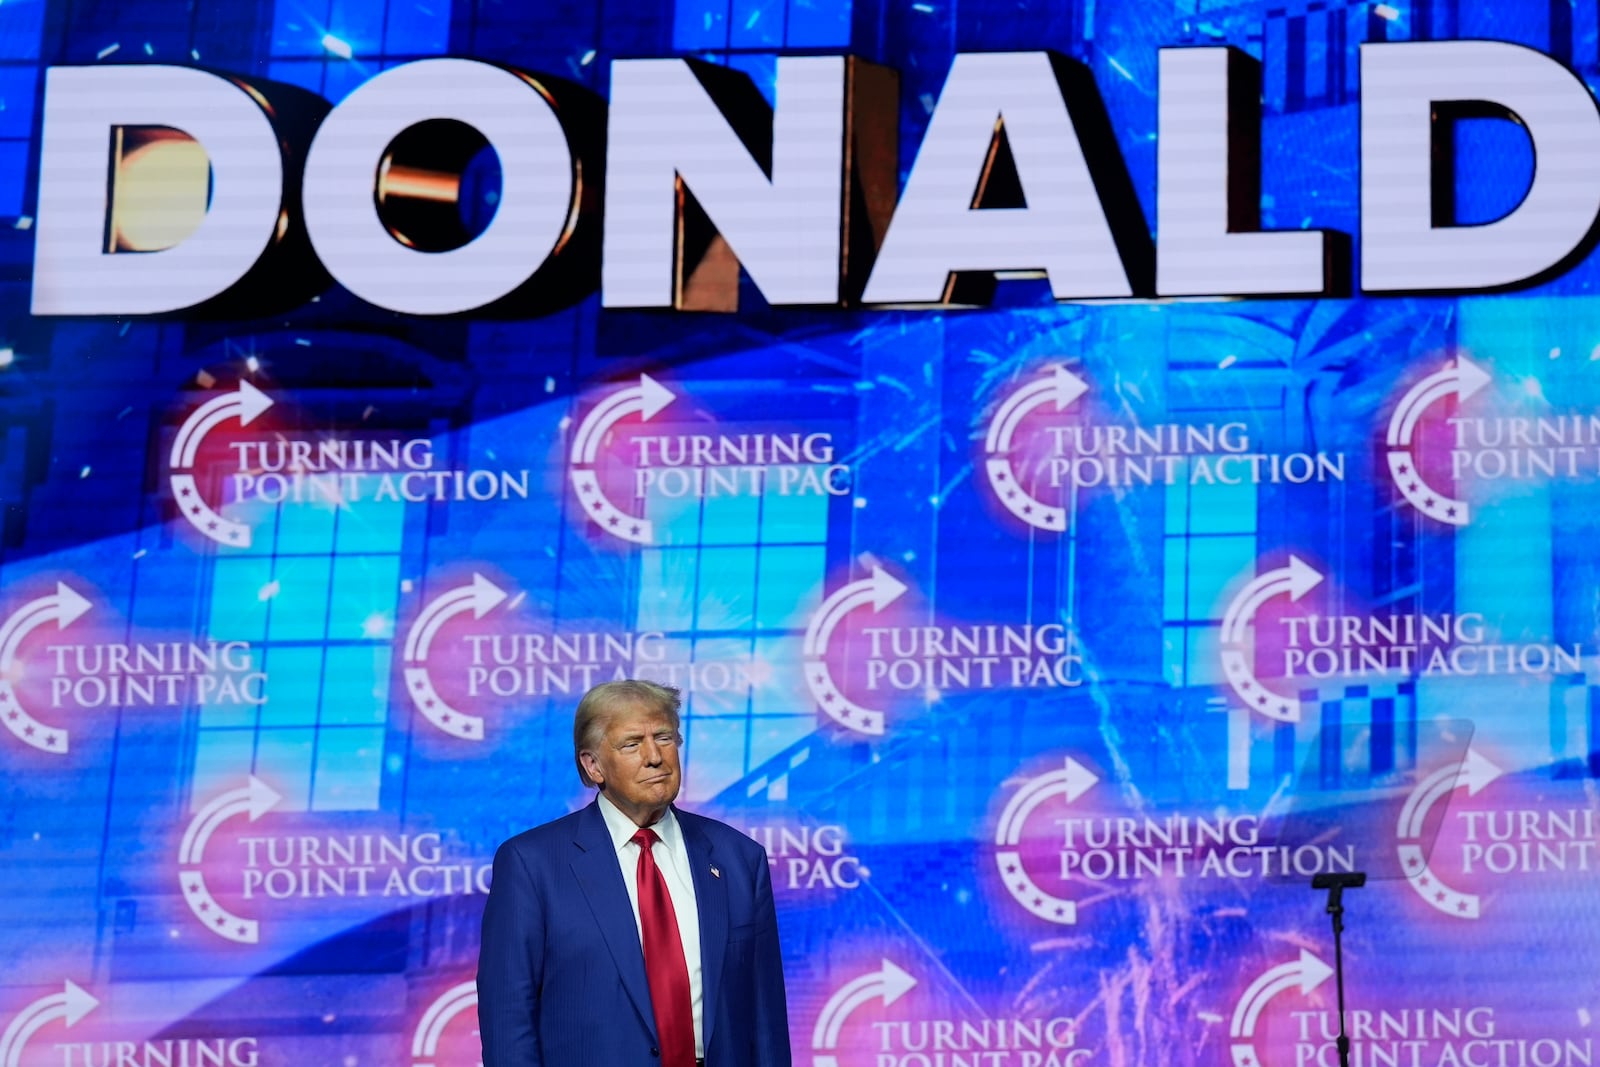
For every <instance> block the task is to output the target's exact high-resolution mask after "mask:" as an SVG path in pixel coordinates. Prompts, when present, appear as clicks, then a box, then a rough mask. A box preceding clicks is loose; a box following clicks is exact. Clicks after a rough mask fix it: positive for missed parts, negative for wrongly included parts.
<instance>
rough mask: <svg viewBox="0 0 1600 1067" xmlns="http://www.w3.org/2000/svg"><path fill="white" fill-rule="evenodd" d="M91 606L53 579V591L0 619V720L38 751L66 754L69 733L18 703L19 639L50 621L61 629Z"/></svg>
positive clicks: (59, 754)
mask: <svg viewBox="0 0 1600 1067" xmlns="http://www.w3.org/2000/svg"><path fill="white" fill-rule="evenodd" d="M91 606H92V605H91V604H90V603H89V601H87V600H85V599H84V598H83V597H81V596H79V595H78V594H77V593H76V592H74V591H73V589H72V587H71V586H69V585H67V583H65V582H57V583H56V591H55V592H54V593H49V594H46V595H45V596H41V597H37V598H35V599H33V600H30V601H28V602H27V603H25V604H23V605H22V606H21V607H20V608H18V609H17V610H16V611H13V612H12V613H11V614H10V615H9V616H8V617H7V618H6V620H5V622H3V623H0V722H4V723H5V724H6V729H8V730H10V731H11V732H12V733H13V734H14V735H16V737H17V738H18V739H19V740H21V741H22V742H23V743H24V744H28V745H32V746H33V747H34V748H36V749H38V750H39V751H40V752H50V753H53V754H55V755H58V756H62V755H66V753H67V750H68V749H69V747H70V745H71V735H70V734H69V733H68V732H67V731H66V730H64V729H62V728H60V727H57V726H47V725H45V724H44V723H42V722H40V721H39V720H38V719H36V718H34V717H33V716H32V715H30V714H29V713H28V710H27V709H26V708H24V707H23V706H22V702H21V700H20V699H18V696H17V687H16V681H17V680H18V678H17V671H18V668H19V667H20V666H21V661H20V660H19V658H18V656H17V653H18V651H19V650H20V649H21V647H22V642H23V640H24V639H25V638H26V637H27V636H28V635H29V634H31V633H32V632H33V631H34V630H37V629H38V628H39V627H41V626H48V625H50V624H51V623H54V624H55V627H56V629H57V630H65V629H66V628H67V627H68V626H71V625H72V624H73V623H74V622H76V621H77V620H78V619H80V618H82V617H83V616H84V614H85V613H86V612H88V610H89V608H90V607H91Z"/></svg>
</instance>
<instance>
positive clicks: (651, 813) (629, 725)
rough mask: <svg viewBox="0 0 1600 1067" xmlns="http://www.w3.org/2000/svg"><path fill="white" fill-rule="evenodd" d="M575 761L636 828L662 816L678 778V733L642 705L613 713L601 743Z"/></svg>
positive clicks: (680, 773) (661, 716) (675, 791)
mask: <svg viewBox="0 0 1600 1067" xmlns="http://www.w3.org/2000/svg"><path fill="white" fill-rule="evenodd" d="M580 758H581V759H582V761H583V769H584V770H585V771H587V772H588V774H589V778H590V779H591V780H592V781H594V782H596V783H598V784H599V786H600V791H601V792H603V793H605V795H606V799H608V800H610V801H611V802H612V803H613V804H615V805H616V806H617V810H619V811H621V812H622V813H623V814H624V815H626V816H627V817H628V818H630V819H632V820H633V821H634V823H635V825H638V826H649V825H650V824H651V823H653V822H655V821H656V820H657V819H659V818H660V817H661V814H662V812H664V811H666V810H667V805H668V804H671V803H672V801H673V799H674V798H676V797H677V795H678V787H679V786H680V785H681V784H682V780H683V771H682V767H681V766H680V764H679V762H678V731H677V730H676V729H674V727H673V725H672V720H671V719H670V718H668V717H667V716H666V715H665V714H663V713H662V712H659V711H651V710H650V709H649V708H647V707H645V706H644V705H642V704H624V705H622V706H621V707H619V708H616V709H614V710H613V711H612V712H611V715H610V716H609V718H608V719H607V721H606V727H605V733H604V734H603V736H602V737H601V739H600V743H599V744H598V745H596V746H595V748H594V750H593V751H585V752H584V753H582V755H581V756H580Z"/></svg>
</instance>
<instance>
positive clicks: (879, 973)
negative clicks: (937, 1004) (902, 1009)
mask: <svg viewBox="0 0 1600 1067" xmlns="http://www.w3.org/2000/svg"><path fill="white" fill-rule="evenodd" d="M881 963H882V965H881V966H880V967H879V969H878V970H876V971H869V972H867V973H866V974H863V975H861V976H860V977H859V978H855V979H853V980H851V981H849V982H846V983H845V984H844V985H843V986H842V987H841V988H840V989H839V991H838V992H837V993H835V994H834V995H833V996H831V997H829V998H828V1002H827V1003H826V1004H824V1005H823V1006H822V1011H821V1012H820V1013H819V1014H818V1015H817V1025H816V1026H815V1027H813V1028H812V1030H811V1065H812V1067H839V1057H838V1055H837V1050H838V1048H839V1035H840V1033H842V1032H843V1030H844V1024H845V1020H846V1019H848V1018H850V1013H851V1012H853V1011H855V1010H856V1009H857V1008H859V1007H861V1006H862V1005H863V1004H868V1003H871V1002H872V1001H874V1000H882V1001H883V1006H884V1007H886V1008H887V1007H888V1006H889V1005H891V1004H893V1003H894V1002H895V1001H897V1000H899V999H900V998H901V997H903V996H905V995H906V994H907V993H908V992H910V991H911V989H912V987H913V986H915V985H916V984H917V980H916V979H915V978H913V977H912V976H911V975H909V974H907V973H906V972H905V971H903V970H901V969H900V968H899V967H896V966H895V965H894V964H892V963H890V962H889V961H888V960H883V961H881Z"/></svg>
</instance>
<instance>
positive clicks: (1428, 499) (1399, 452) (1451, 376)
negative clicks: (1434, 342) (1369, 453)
mask: <svg viewBox="0 0 1600 1067" xmlns="http://www.w3.org/2000/svg"><path fill="white" fill-rule="evenodd" d="M1489 380H1490V379H1489V375H1488V374H1487V373H1486V372H1485V371H1484V370H1483V369H1482V368H1481V367H1479V366H1478V365H1477V364H1475V363H1473V362H1471V361H1470V360H1468V359H1467V358H1466V357H1465V356H1457V357H1456V358H1455V360H1454V362H1453V363H1452V364H1451V365H1450V366H1448V367H1446V368H1445V369H1443V370H1441V371H1437V372H1435V373H1433V374H1430V375H1428V376H1427V377H1426V378H1424V379H1422V381H1420V382H1418V383H1417V384H1416V385H1414V386H1412V387H1411V388H1410V389H1409V390H1407V391H1406V395H1405V396H1403V397H1401V398H1400V403H1399V404H1397V405H1395V409H1394V414H1393V415H1391V416H1389V432H1388V435H1387V440H1386V443H1387V445H1388V448H1389V452H1388V460H1389V477H1390V478H1392V479H1393V480H1394V484H1395V488H1396V489H1399V490H1400V495H1401V496H1403V497H1405V498H1406V500H1408V501H1410V503H1411V506H1412V507H1414V508H1416V509H1417V510H1418V511H1420V512H1422V513H1423V514H1424V515H1426V516H1428V517H1429V518H1430V519H1438V520H1439V521H1440V522H1447V523H1449V524H1451V525H1452V526H1465V525H1466V524H1467V521H1468V520H1469V519H1470V518H1471V514H1472V512H1471V509H1470V508H1469V507H1468V506H1467V502H1466V501H1464V500H1457V499H1455V498H1454V497H1452V496H1450V495H1448V494H1446V493H1441V492H1440V491H1439V490H1438V489H1436V488H1434V487H1433V486H1431V485H1429V484H1428V483H1427V481H1426V480H1425V479H1424V478H1423V476H1422V471H1421V470H1420V469H1419V464H1418V463H1417V455H1416V450H1415V447H1414V442H1415V439H1416V433H1417V425H1418V423H1420V422H1421V421H1422V416H1423V415H1424V414H1426V412H1427V410H1428V408H1430V407H1432V406H1433V405H1434V404H1436V403H1438V402H1439V401H1440V400H1443V399H1445V398H1446V397H1450V396H1454V397H1456V398H1457V400H1466V399H1467V398H1468V397H1470V396H1472V395H1473V394H1474V393H1476V392H1477V391H1478V390H1480V389H1482V388H1483V387H1484V386H1485V385H1488V384H1489Z"/></svg>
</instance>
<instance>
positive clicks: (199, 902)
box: [178, 775, 283, 945]
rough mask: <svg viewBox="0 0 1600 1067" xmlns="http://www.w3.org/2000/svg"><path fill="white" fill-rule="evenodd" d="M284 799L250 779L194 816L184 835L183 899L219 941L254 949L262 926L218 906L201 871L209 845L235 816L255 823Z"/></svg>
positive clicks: (181, 848) (181, 864) (180, 858)
mask: <svg viewBox="0 0 1600 1067" xmlns="http://www.w3.org/2000/svg"><path fill="white" fill-rule="evenodd" d="M282 799H283V797H282V796H280V795H279V794H278V793H277V792H275V791H274V790H273V789H272V787H271V786H269V785H267V784H266V783H265V782H263V781H262V780H261V779H259V778H257V777H255V776H254V775H251V776H250V780H249V783H248V784H247V785H245V786H244V787H243V788H240V789H232V790H229V791H228V792H226V793H223V794H222V795H221V796H218V797H214V798H213V799H212V800H211V801H210V802H209V803H207V804H206V805H205V806H204V807H202V808H201V809H200V810H199V811H197V812H195V816H194V818H193V819H190V820H189V827H188V829H186V830H184V832H183V843H182V844H181V845H179V847H178V884H179V886H180V887H181V888H182V890H183V899H184V901H185V903H187V904H188V905H189V910H190V911H192V912H194V917H195V918H196V919H199V920H200V922H201V923H202V924H204V925H205V928H206V929H207V930H210V931H211V932H212V933H214V934H216V935H217V936H218V937H221V938H226V939H227V940H229V941H235V942H238V943H239V944H241V945H254V944H256V943H257V942H259V941H260V940H261V924H260V923H258V922H257V921H256V920H255V919H246V918H241V917H240V916H237V915H235V914H233V913H232V912H231V911H229V910H228V909H227V908H224V907H223V906H222V905H221V904H220V903H218V902H217V898H216V897H215V896H213V895H212V893H211V890H210V889H209V888H208V887H207V886H206V874H205V871H204V870H202V869H201V866H200V865H201V863H202V862H203V861H204V860H205V851H206V845H207V844H209V843H210V841H211V835H213V834H215V833H216V832H217V830H218V829H219V828H220V827H221V826H222V824H223V823H225V822H227V821H228V820H229V819H231V818H233V817H234V816H236V815H249V816H250V821H251V822H255V821H256V820H257V819H259V818H261V816H263V815H265V814H266V813H267V812H269V811H271V810H272V809H273V808H275V807H277V806H278V802H279V801H281V800H282Z"/></svg>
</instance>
